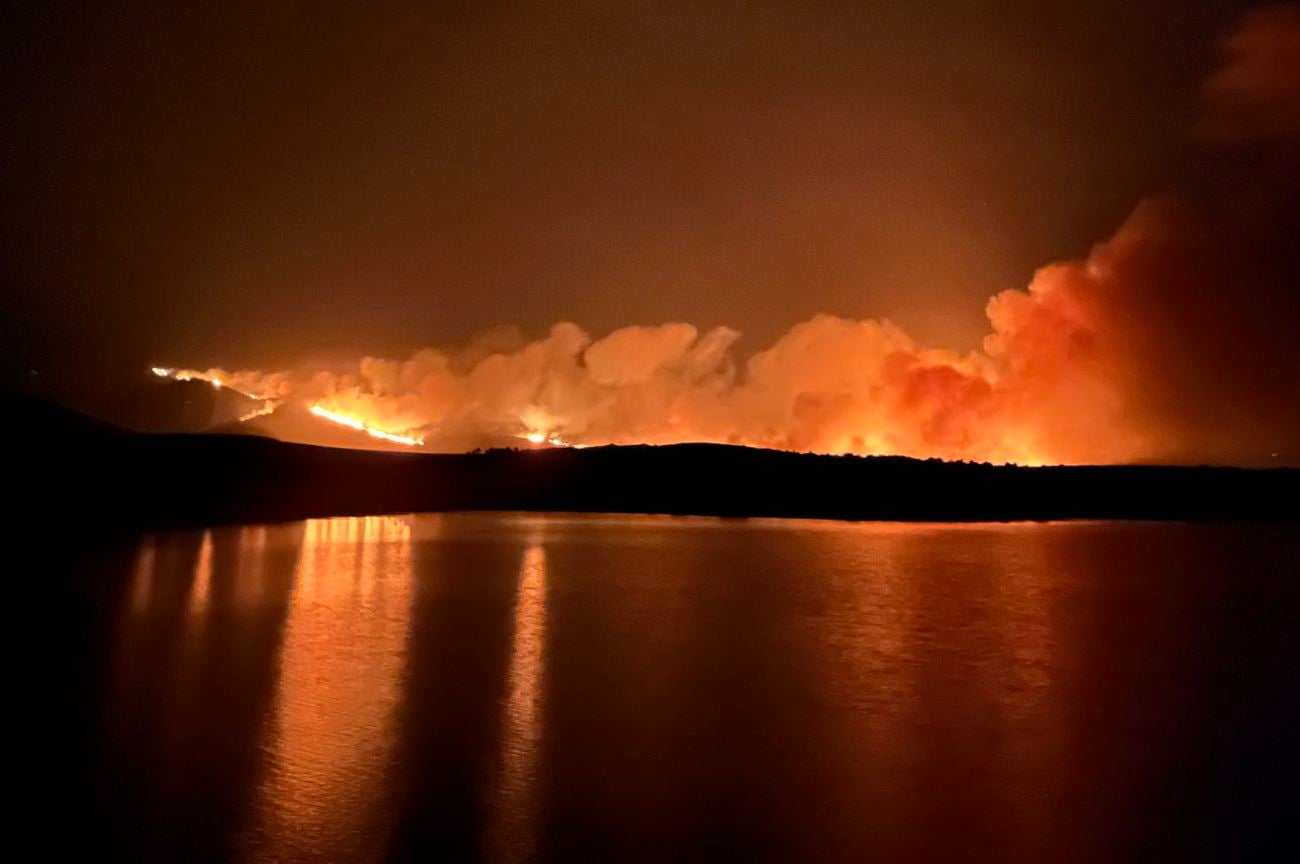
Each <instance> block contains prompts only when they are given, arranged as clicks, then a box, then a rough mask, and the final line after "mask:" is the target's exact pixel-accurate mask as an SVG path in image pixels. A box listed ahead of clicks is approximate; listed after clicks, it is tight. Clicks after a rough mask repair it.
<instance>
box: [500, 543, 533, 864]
mask: <svg viewBox="0 0 1300 864" xmlns="http://www.w3.org/2000/svg"><path fill="white" fill-rule="evenodd" d="M545 639H546V551H545V549H543V548H542V547H541V546H540V545H533V546H529V547H528V549H527V550H525V552H524V560H523V564H522V565H521V566H520V569H519V593H518V596H517V598H516V600H515V622H514V636H513V638H512V640H511V648H510V670H509V673H508V674H507V678H506V687H507V691H506V702H505V708H504V716H503V718H502V730H501V765H500V777H499V785H498V787H497V788H496V790H495V793H496V794H495V798H494V800H493V801H492V802H491V817H492V818H491V819H490V820H489V823H488V824H489V829H488V830H489V835H488V843H489V849H488V853H489V858H490V860H493V861H528V860H532V859H533V857H534V853H535V849H534V846H535V840H536V838H535V827H536V819H537V809H538V801H537V791H538V790H537V786H538V782H537V777H538V774H537V769H538V764H537V763H538V744H539V741H540V739H541V720H542V718H541V709H542V694H543V679H544V673H545V662H544V652H543V648H544V645H545Z"/></svg>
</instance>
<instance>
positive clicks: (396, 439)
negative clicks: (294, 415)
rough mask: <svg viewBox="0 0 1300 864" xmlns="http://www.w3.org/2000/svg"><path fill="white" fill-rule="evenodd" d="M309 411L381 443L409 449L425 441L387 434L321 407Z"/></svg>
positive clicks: (421, 444)
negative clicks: (400, 445)
mask: <svg viewBox="0 0 1300 864" xmlns="http://www.w3.org/2000/svg"><path fill="white" fill-rule="evenodd" d="M307 410H309V411H311V413H313V414H315V415H316V416H317V417H320V418H321V419H323V420H328V421H329V422H331V423H337V424H338V425H340V426H347V427H348V428H350V429H356V430H357V431H358V432H364V433H366V434H367V435H369V436H370V437H371V438H377V439H379V440H380V441H389V442H391V443H393V444H405V445H406V446H408V447H423V446H424V439H423V438H420V437H418V436H416V435H397V434H395V433H393V432H385V431H384V430H383V429H376V428H375V427H374V426H371V425H370V424H369V423H366V422H364V421H362V420H358V419H357V418H356V417H349V416H348V415H347V414H341V413H339V412H338V411H331V410H330V409H328V408H325V407H322V406H321V405H319V404H317V405H312V406H310V407H309V408H308V409H307Z"/></svg>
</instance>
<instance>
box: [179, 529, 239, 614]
mask: <svg viewBox="0 0 1300 864" xmlns="http://www.w3.org/2000/svg"><path fill="white" fill-rule="evenodd" d="M241 546H242V544H241ZM211 599H212V532H211V531H204V532H203V540H202V542H201V544H200V545H199V560H198V563H197V564H196V565H195V566H194V582H193V587H192V588H191V589H190V619H191V620H194V619H196V618H199V617H200V616H202V615H203V614H204V613H205V612H206V611H207V610H208V605H209V603H210V602H211Z"/></svg>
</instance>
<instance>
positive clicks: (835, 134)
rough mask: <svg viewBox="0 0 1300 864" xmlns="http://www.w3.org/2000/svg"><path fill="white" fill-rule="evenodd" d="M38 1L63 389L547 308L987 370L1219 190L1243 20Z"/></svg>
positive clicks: (8, 21) (33, 55)
mask: <svg viewBox="0 0 1300 864" xmlns="http://www.w3.org/2000/svg"><path fill="white" fill-rule="evenodd" d="M22 5H23V7H24V8H15V7H11V8H9V9H8V10H7V11H6V12H5V13H4V16H5V17H4V20H3V21H2V22H0V34H2V35H0V39H3V44H4V48H3V56H4V67H3V72H4V78H5V81H6V85H7V86H6V87H5V89H4V100H5V103H4V105H3V117H4V119H3V145H2V149H0V165H3V177H2V182H3V190H2V194H0V202H2V203H0V225H2V226H3V230H2V231H0V234H2V236H3V242H4V247H3V255H2V257H0V261H2V263H0V267H2V268H3V269H2V271H0V279H3V285H4V291H5V295H6V297H7V299H6V301H5V302H4V304H3V311H2V312H0V315H2V316H3V317H2V318H0V328H2V330H0V335H2V336H3V343H4V344H3V348H2V349H0V350H2V351H3V359H4V364H5V376H6V381H11V380H12V379H14V378H21V377H23V376H27V377H30V376H31V370H36V372H37V373H38V374H39V375H44V376H45V378H46V380H48V381H49V382H51V386H55V387H56V388H57V387H67V386H69V382H75V381H77V380H81V381H83V382H84V381H90V380H94V381H97V382H98V381H104V380H106V379H107V378H109V377H113V376H121V375H134V374H138V373H139V370H140V369H141V368H143V367H144V366H145V365H146V364H148V363H152V362H179V363H186V364H192V365H196V366H203V365H205V364H210V363H211V364H216V363H223V364H228V365H232V366H239V365H276V364H279V365H290V364H296V363H301V362H304V361H305V360H307V359H311V358H325V359H328V358H333V357H341V356H355V355H357V354H359V353H381V354H387V355H390V356H394V355H400V354H402V353H404V352H408V351H410V350H411V349H412V348H414V347H416V346H419V345H426V344H443V343H451V342H464V341H465V340H467V339H469V338H471V337H472V336H474V335H475V334H476V333H479V332H481V331H483V330H484V329H485V328H489V327H492V326H494V325H500V324H513V325H519V326H520V327H522V328H523V329H524V331H525V332H526V333H528V334H530V335H532V334H539V333H544V332H545V328H546V327H548V326H549V325H550V324H551V323H552V322H555V321H557V320H573V321H575V322H577V323H579V324H581V325H582V326H584V327H586V328H589V329H591V330H592V331H594V332H597V333H601V332H608V331H609V330H611V329H613V328H615V327H619V326H622V325H626V324H657V323H661V322H666V321H690V322H693V323H695V324H697V325H699V326H700V327H702V328H707V327H710V326H714V325H718V324H726V325H729V326H731V327H734V328H736V329H738V330H740V331H741V332H742V333H743V334H744V337H743V339H742V342H741V343H740V345H741V346H742V347H743V348H745V349H746V350H755V349H758V348H761V347H762V346H764V345H766V344H768V343H770V342H771V340H772V339H773V338H775V337H776V336H777V335H778V334H779V333H781V332H782V331H784V330H785V329H786V328H788V327H789V326H790V325H791V324H793V323H795V322H797V321H800V320H804V319H807V318H808V317H810V316H811V315H813V314H815V313H818V312H828V313H833V314H836V315H841V316H845V317H848V318H855V319H856V318H868V317H870V318H876V317H888V318H891V319H893V320H894V321H896V322H897V323H899V324H900V325H902V326H903V327H905V328H906V329H907V330H908V331H909V332H911V333H912V334H913V335H914V336H916V337H917V338H918V340H921V341H925V342H927V343H930V344H935V345H938V346H944V347H953V348H957V349H960V350H966V349H969V348H972V347H975V346H976V345H977V344H978V341H979V339H980V338H981V337H982V336H983V335H984V333H985V332H986V331H987V329H988V324H987V321H986V320H985V317H984V311H983V307H984V304H985V302H986V300H987V298H988V297H989V296H990V295H992V294H994V293H996V292H998V291H1001V290H1004V289H1009V288H1021V287H1023V286H1024V285H1025V284H1026V283H1027V282H1028V281H1029V279H1030V278H1031V276H1032V274H1033V272H1034V270H1035V269H1036V268H1038V267H1040V266H1041V265H1043V264H1045V263H1047V262H1050V261H1052V260H1056V259H1060V258H1066V257H1077V256H1080V255H1082V254H1085V253H1086V252H1087V250H1088V248H1089V247H1090V246H1091V245H1092V244H1093V243H1094V242H1096V241H1098V240H1099V239H1102V238H1104V237H1105V236H1107V235H1108V234H1109V233H1110V232H1111V231H1112V230H1113V229H1114V228H1115V226H1116V225H1117V224H1119V223H1120V222H1121V221H1122V220H1123V218H1124V217H1125V215H1126V214H1127V213H1128V212H1129V211H1130V210H1131V209H1132V207H1133V205H1134V203H1135V201H1137V200H1138V199H1139V198H1141V197H1142V196H1144V195H1146V194H1149V193H1152V192H1159V191H1161V190H1163V189H1165V188H1167V187H1170V186H1177V185H1179V184H1183V183H1186V182H1187V181H1188V178H1189V177H1190V178H1195V177H1196V176H1198V174H1200V173H1202V172H1203V170H1204V166H1205V164H1206V163H1207V157H1206V156H1205V154H1204V153H1203V149H1204V148H1203V147H1202V145H1200V144H1197V143H1196V142H1195V141H1194V140H1193V139H1192V138H1190V137H1189V135H1188V129H1189V128H1190V126H1191V125H1192V124H1193V122H1194V119H1195V111H1196V99H1197V92H1198V86H1199V82H1200V81H1202V80H1203V79H1204V78H1205V76H1206V74H1207V72H1208V71H1209V70H1210V69H1211V68H1212V66H1213V64H1214V47H1215V44H1216V42H1217V40H1218V39H1219V38H1220V37H1221V36H1222V35H1223V33H1224V32H1225V31H1227V30H1229V29H1230V28H1231V26H1232V25H1233V23H1234V22H1235V21H1237V20H1239V19H1240V17H1241V13H1242V10H1243V9H1244V8H1246V5H1247V4H1239V3H1225V2H1170V0H1165V2H1156V0H1123V2H1104V3H1087V4H1078V3H1055V2H1053V3H1044V2H1041V0H1032V2H1029V0H1026V2H1000V3H994V2H990V3H969V2H936V3H925V4H917V3H893V4H872V5H875V6H882V7H883V6H888V7H890V8H871V9H869V8H866V5H867V4H860V3H849V4H842V5H841V4H811V3H810V4H804V3H727V4H699V3H694V2H692V3H680V4H678V3H654V4H633V3H599V4H576V5H574V6H573V7H571V8H566V9H559V8H556V7H554V6H551V7H546V8H543V7H541V6H532V5H524V4H521V5H510V6H502V7H499V8H497V7H494V6H493V4H466V6H465V7H463V8H457V7H455V6H446V7H442V8H432V7H431V6H430V5H429V4H409V5H404V4H388V3H379V4H364V5H360V4H358V6H357V7H356V8H351V9H339V10H335V9H327V8H325V4H321V3H289V4H286V3H268V2H258V3H242V4H234V3H226V4H208V3H187V4H180V5H178V6H176V7H175V8H172V7H170V6H168V5H166V4H140V3H123V2H98V3H93V4H72V3H43V4H22ZM15 16H17V17H15Z"/></svg>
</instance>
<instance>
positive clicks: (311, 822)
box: [20, 514, 1300, 862]
mask: <svg viewBox="0 0 1300 864" xmlns="http://www.w3.org/2000/svg"><path fill="white" fill-rule="evenodd" d="M66 535H67V536H65V537H61V538H60V540H59V541H57V543H58V544H61V545H57V546H52V547H51V548H50V549H49V550H47V557H48V559H49V561H51V562H57V564H56V565H52V566H51V567H49V568H47V571H42V573H41V577H40V578H43V579H47V580H54V582H55V584H56V585H58V586H59V588H58V590H57V591H55V592H54V593H55V595H56V599H55V600H53V601H47V602H49V605H50V606H51V607H52V609H53V614H52V615H51V616H50V620H52V621H53V622H54V623H53V624H51V625H50V626H49V627H43V628H42V630H43V633H42V638H41V639H40V640H39V641H38V642H36V641H34V642H33V643H32V645H31V646H30V647H31V648H32V649H33V650H34V652H35V653H36V659H37V662H36V663H35V667H36V668H37V670H38V676H39V677H40V678H41V679H42V680H41V681H40V682H39V685H40V686H39V688H38V690H37V693H38V696H37V698H36V699H34V700H32V703H31V705H30V709H29V710H28V711H27V712H26V716H28V718H29V719H30V720H32V721H33V726H34V731H33V732H32V733H31V736H32V737H31V742H32V748H33V750H34V752H35V753H36V755H37V757H38V760H39V761H40V763H41V776H42V778H43V780H42V781H37V783H36V785H35V786H34V787H33V795H34V798H35V802H36V806H37V809H38V810H39V811H40V812H41V814H42V815H43V816H44V817H46V818H48V819H50V820H53V822H54V823H56V825H61V826H62V827H61V828H55V829H53V830H51V831H50V832H49V833H46V834H45V835H44V842H46V843H47V844H49V845H50V846H51V847H52V849H53V848H54V847H71V850H70V851H77V852H82V853H93V854H95V855H96V856H97V857H104V856H107V855H111V854H114V853H121V854H125V855H127V856H129V858H130V859H133V860H232V861H262V860H268V861H274V860H280V861H335V862H350V861H381V860H495V861H527V860H554V861H575V860H579V861H588V860H620V861H626V860H645V861H662V860H686V859H697V860H698V859H711V860H718V859H736V860H756V861H758V860H762V861H822V860H824V861H841V860H864V859H875V860H952V859H961V860H968V861H969V860H998V861H1007V860H1025V861H1043V860H1080V861H1083V860H1088V861H1094V860H1102V859H1109V860H1116V859H1143V860H1149V859H1150V858H1152V857H1155V858H1177V859H1180V860H1186V859H1188V858H1199V859H1208V858H1228V859H1234V860H1235V859H1240V858H1241V857H1243V856H1248V855H1250V854H1251V853H1262V852H1263V851H1264V850H1266V849H1268V848H1269V846H1270V844H1271V845H1272V846H1273V847H1274V848H1273V849H1272V850H1271V851H1272V853H1274V854H1275V853H1276V852H1277V851H1279V849H1280V848H1281V847H1282V846H1284V845H1286V846H1294V838H1292V837H1291V836H1290V834H1289V833H1288V832H1291V831H1293V830H1294V829H1293V828H1292V827H1291V823H1292V821H1293V820H1294V816H1295V814H1296V813H1297V812H1300V809H1297V804H1298V803H1300V795H1297V788H1298V787H1297V783H1296V776H1297V770H1300V747H1298V746H1297V743H1296V741H1297V737H1296V736H1297V728H1298V726H1297V724H1298V723H1300V696H1298V694H1300V628H1298V627H1297V624H1300V614H1298V613H1300V587H1298V586H1297V581H1296V579H1297V570H1298V569H1300V541H1298V540H1297V532H1296V531H1295V529H1294V527H1293V526H1274V527H1269V526H1246V525H1195V526H1193V525H1180V524H1133V523H1074V524H1024V525H918V524H851V523H832V522H809V521H780V520H719V519H704V518H670V517H627V516H617V517H616V516H579V515H526V514H441V515H420V516H409V517H391V516H381V517H370V518H340V519H324V520H313V521H308V522H306V523H294V524H283V525H261V526H246V527H222V528H213V529H211V530H206V531H197V532H191V533H169V534H161V535H157V536H150V537H144V538H141V539H140V541H139V542H138V543H132V544H126V545H124V546H121V547H114V548H112V549H101V548H96V549H94V550H93V551H87V550H81V549H80V548H79V547H78V542H77V525H76V522H75V520H74V521H73V522H71V523H70V524H69V526H68V528H67V531H66ZM70 550H71V551H70ZM20 578H22V577H20ZM26 578H31V579H35V578H37V574H36V573H35V572H33V573H32V574H30V575H29V576H28V577H26Z"/></svg>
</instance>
